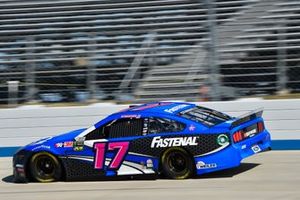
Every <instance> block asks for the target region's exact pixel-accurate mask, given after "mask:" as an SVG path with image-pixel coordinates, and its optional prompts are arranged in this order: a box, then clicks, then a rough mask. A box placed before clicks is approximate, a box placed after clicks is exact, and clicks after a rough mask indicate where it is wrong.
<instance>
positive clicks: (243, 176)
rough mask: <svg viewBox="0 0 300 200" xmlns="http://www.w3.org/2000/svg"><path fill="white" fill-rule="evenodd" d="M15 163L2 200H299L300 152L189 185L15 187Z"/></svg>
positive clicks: (261, 157)
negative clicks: (13, 177) (13, 174)
mask: <svg viewBox="0 0 300 200" xmlns="http://www.w3.org/2000/svg"><path fill="white" fill-rule="evenodd" d="M11 174H12V169H11V158H10V157H9V158H0V176H1V183H0V199H1V200H8V199H18V200H27V199H28V200H29V199H30V200H33V199H42V200H48V199H49V200H50V199H51V200H56V199H66V200H67V199H70V200H75V199H80V200H89V199H98V200H101V199H112V200H117V199H118V200H120V199H122V200H124V199H125V200H132V199H140V200H148V199H149V200H150V199H151V200H153V199H164V200H168V199H170V200H171V199H172V200H177V199H178V200H179V199H180V200H191V199H197V200H198V199H199V200H200V199H201V200H204V199H205V200H206V199H222V200H224V199H230V200H233V199H239V200H245V199H251V200H257V199H263V200H268V199H270V200H281V199H283V200H286V199H288V200H290V199H291V200H299V199H300V175H299V174H300V151H271V152H265V153H263V154H258V155H255V156H253V157H250V158H248V159H246V160H244V162H243V164H242V165H241V166H240V167H238V168H235V169H230V170H225V171H222V172H217V173H214V174H210V175H205V176H201V177H199V178H195V179H189V180H166V179H164V180H129V181H99V182H57V183H43V184H42V183H28V184H15V183H12V176H11Z"/></svg>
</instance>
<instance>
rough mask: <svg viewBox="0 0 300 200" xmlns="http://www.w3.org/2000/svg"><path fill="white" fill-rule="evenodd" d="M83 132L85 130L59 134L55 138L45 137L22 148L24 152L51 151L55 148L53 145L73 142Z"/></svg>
mask: <svg viewBox="0 0 300 200" xmlns="http://www.w3.org/2000/svg"><path fill="white" fill-rule="evenodd" d="M84 130H86V128H82V129H77V130H73V131H70V132H67V133H63V134H60V135H57V136H50V137H45V138H42V139H40V140H38V141H35V142H32V143H30V144H28V145H26V146H24V147H23V148H24V149H26V150H31V151H37V150H47V149H52V148H54V147H55V145H56V144H57V143H62V142H67V141H74V138H75V137H76V136H77V135H78V134H80V133H82V132H83V131H84Z"/></svg>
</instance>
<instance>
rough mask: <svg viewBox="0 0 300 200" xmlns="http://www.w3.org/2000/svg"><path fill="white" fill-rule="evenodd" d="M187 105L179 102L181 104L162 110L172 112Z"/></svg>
mask: <svg viewBox="0 0 300 200" xmlns="http://www.w3.org/2000/svg"><path fill="white" fill-rule="evenodd" d="M188 106H189V105H187V104H181V105H178V106H174V107H173V108H169V109H165V110H164V111H165V112H168V113H171V114H173V113H174V112H176V111H178V110H180V109H183V108H185V107H188Z"/></svg>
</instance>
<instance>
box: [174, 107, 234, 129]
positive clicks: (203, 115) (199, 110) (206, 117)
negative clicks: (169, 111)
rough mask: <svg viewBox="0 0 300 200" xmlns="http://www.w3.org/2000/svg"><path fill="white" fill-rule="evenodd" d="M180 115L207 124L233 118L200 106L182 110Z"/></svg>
mask: <svg viewBox="0 0 300 200" xmlns="http://www.w3.org/2000/svg"><path fill="white" fill-rule="evenodd" d="M179 115H180V116H181V117H184V118H187V119H190V120H193V121H196V122H200V123H202V124H204V125H206V126H215V125H217V124H220V123H222V122H225V121H227V120H229V119H231V117H230V116H229V115H226V114H223V113H221V112H218V111H216V110H212V109H209V108H204V107H200V106H197V107H194V108H191V109H188V110H185V111H182V112H180V113H179Z"/></svg>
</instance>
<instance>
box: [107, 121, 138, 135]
mask: <svg viewBox="0 0 300 200" xmlns="http://www.w3.org/2000/svg"><path fill="white" fill-rule="evenodd" d="M107 129H109V134H108V138H118V137H130V136H141V135H142V129H143V119H120V120H117V121H116V122H114V123H112V124H110V125H109V126H107Z"/></svg>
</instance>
